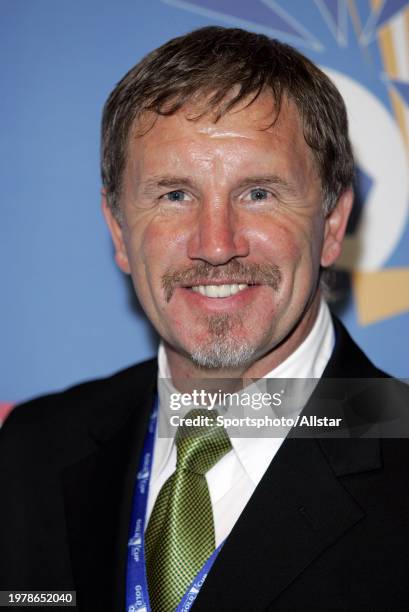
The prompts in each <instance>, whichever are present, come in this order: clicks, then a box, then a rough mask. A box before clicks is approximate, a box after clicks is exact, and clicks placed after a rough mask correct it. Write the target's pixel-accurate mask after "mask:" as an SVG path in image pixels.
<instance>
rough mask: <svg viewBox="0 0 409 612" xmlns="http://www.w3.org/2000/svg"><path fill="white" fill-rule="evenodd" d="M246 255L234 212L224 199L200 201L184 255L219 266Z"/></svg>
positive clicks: (245, 247)
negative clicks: (212, 201) (186, 251)
mask: <svg viewBox="0 0 409 612" xmlns="http://www.w3.org/2000/svg"><path fill="white" fill-rule="evenodd" d="M248 254H249V244H248V241H247V239H246V236H245V234H244V231H242V229H240V227H239V223H238V219H237V213H236V212H235V211H234V210H232V209H231V207H230V206H229V205H228V204H227V203H225V202H223V203H220V202H219V203H217V204H214V203H207V204H206V203H203V205H202V207H201V209H200V211H199V212H198V216H197V219H196V224H195V227H194V229H193V231H192V234H191V236H190V240H189V243H188V257H189V258H190V259H200V260H202V261H206V262H208V263H210V264H212V265H213V266H220V265H223V264H226V263H227V262H228V261H230V260H231V259H233V258H234V257H246V256H247V255H248Z"/></svg>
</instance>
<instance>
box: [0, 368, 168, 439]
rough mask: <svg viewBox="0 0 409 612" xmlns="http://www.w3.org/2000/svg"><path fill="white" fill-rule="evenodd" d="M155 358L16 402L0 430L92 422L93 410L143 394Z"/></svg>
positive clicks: (151, 376) (152, 376)
mask: <svg viewBox="0 0 409 612" xmlns="http://www.w3.org/2000/svg"><path fill="white" fill-rule="evenodd" d="M156 370H157V361H156V359H150V360H147V361H144V362H142V363H139V364H136V365H133V366H130V367H128V368H126V369H123V370H120V371H119V372H116V373H114V374H112V375H111V376H108V377H104V378H98V379H93V380H88V381H85V382H82V383H80V384H77V385H74V386H72V387H69V388H67V389H64V390H62V391H59V392H56V393H51V394H47V395H42V396H39V397H36V398H33V399H31V400H29V401H26V402H24V403H22V404H19V405H17V406H16V407H15V408H14V409H13V410H12V412H11V413H10V415H9V417H8V418H7V420H6V422H5V424H4V426H3V428H2V429H1V430H0V432H1V435H4V434H5V433H7V432H8V431H9V430H11V429H14V428H16V427H18V429H19V430H21V428H30V427H36V426H44V425H45V424H46V423H51V422H54V423H55V424H56V425H58V424H59V423H62V422H66V421H72V422H74V421H76V420H81V421H85V422H86V421H89V422H92V420H93V417H94V416H95V413H96V412H100V411H101V410H103V408H104V407H105V406H108V405H112V404H118V403H120V402H121V401H124V398H127V397H128V396H130V395H134V396H137V395H138V394H139V393H143V391H144V390H145V389H146V387H147V386H148V385H151V384H153V383H154V381H155V378H156Z"/></svg>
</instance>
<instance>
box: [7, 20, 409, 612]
mask: <svg viewBox="0 0 409 612" xmlns="http://www.w3.org/2000/svg"><path fill="white" fill-rule="evenodd" d="M102 176H103V185H104V188H103V212H104V215H105V218H106V221H107V224H108V227H109V229H110V232H111V234H112V238H113V241H114V245H115V258H116V262H117V264H118V266H119V267H120V268H121V270H123V271H124V272H125V273H127V274H131V275H132V280H133V283H134V286H135V291H136V294H137V296H138V298H139V300H140V303H141V305H142V307H143V308H144V310H145V312H146V315H147V317H148V319H149V320H150V321H151V323H152V324H153V325H154V327H155V328H156V330H157V331H158V333H159V335H160V337H161V345H160V349H159V358H158V361H159V380H158V372H157V362H156V360H152V361H149V362H146V363H143V364H140V365H138V366H134V367H132V368H129V369H127V370H125V371H123V372H120V373H118V374H116V375H114V376H113V377H111V378H108V379H104V380H99V381H94V382H90V383H86V384H83V385H80V386H78V387H75V388H73V389H70V390H68V391H65V392H63V393H60V394H56V395H51V396H48V397H43V398H39V399H37V400H34V401H32V402H30V403H28V404H26V405H25V406H21V407H19V408H17V409H16V411H15V412H14V413H13V414H12V416H11V417H10V419H9V421H8V422H7V424H6V426H5V428H4V431H3V432H2V439H1V445H0V452H1V455H2V461H3V463H2V465H3V466H4V467H2V470H3V476H2V482H1V484H2V492H3V495H5V501H4V503H3V502H2V538H1V550H2V555H1V556H2V559H1V576H2V579H1V582H2V588H3V589H6V588H7V589H35V590H44V589H74V590H76V591H77V597H78V606H79V609H80V610H86V611H93V610H115V611H119V610H123V609H124V606H125V605H127V607H128V609H129V610H137V609H147V605H148V603H147V601H148V590H149V599H150V601H151V607H152V609H153V610H155V611H156V610H158V611H160V612H166V611H170V610H174V609H186V610H187V609H189V608H190V606H191V605H192V602H194V603H193V606H194V609H195V610H197V611H201V610H203V611H205V610H206V611H208V610H212V609H214V610H217V611H219V610H220V611H223V612H225V611H229V610H231V611H233V610H235V611H236V610H252V611H253V612H256V611H261V610H275V611H276V610H277V611H284V610H285V611H294V610H329V609H330V610H353V609H365V610H386V609H388V610H389V609H391V610H392V609H396V610H400V609H405V608H406V607H407V605H408V604H409V590H408V584H407V564H408V550H409V548H408V539H407V535H408V529H407V520H408V517H409V503H408V498H407V494H406V493H403V491H404V490H405V488H407V482H408V468H407V465H408V459H409V452H408V446H407V444H406V443H405V441H404V440H403V441H398V440H390V441H388V440H381V439H379V436H378V437H371V436H368V435H367V433H368V427H369V425H371V424H373V423H372V422H371V421H370V418H369V417H368V414H370V415H373V414H376V415H379V414H380V413H381V412H382V410H383V408H384V406H383V400H382V399H380V397H381V394H380V393H378V392H375V393H374V392H373V390H374V386H373V385H371V384H368V385H364V386H363V388H362V389H361V387H360V388H359V390H358V391H359V392H357V391H356V389H355V390H354V394H352V393H351V392H350V387H349V386H348V385H349V384H350V383H348V382H347V380H346V381H345V382H341V384H340V390H338V391H337V393H338V396H337V398H336V399H337V401H338V400H339V402H338V403H336V410H335V411H336V412H337V411H338V412H337V414H341V415H342V417H343V418H344V419H345V421H346V423H345V424H344V427H343V429H342V434H340V435H341V439H338V437H337V435H335V436H334V435H330V436H329V437H323V438H322V439H317V438H316V437H311V436H309V437H307V439H304V438H301V439H300V438H299V437H298V436H297V435H295V434H294V432H292V433H291V434H290V435H289V436H288V437H286V433H287V432H286V433H284V434H282V435H281V436H279V437H267V438H261V437H260V438H259V439H257V438H255V437H254V435H253V436H252V437H248V438H247V437H243V438H241V437H237V438H236V437H234V436H230V437H229V436H228V435H227V433H228V432H226V431H225V430H224V429H223V428H219V430H220V431H219V432H218V436H215V437H213V434H214V433H215V431H216V429H217V428H215V427H214V426H213V427H209V428H200V427H199V428H198V430H199V432H198V433H197V432H196V433H197V435H196V437H194V436H193V438H194V439H195V440H196V442H194V444H193V445H191V443H190V441H189V440H190V438H189V436H186V430H185V429H184V428H183V427H180V428H179V429H178V433H177V434H176V436H175V437H174V439H172V438H169V436H167V435H166V433H167V430H166V429H165V433H164V434H162V435H161V434H160V427H161V426H162V427H165V428H166V426H167V425H168V424H169V423H168V413H167V408H169V401H170V397H173V396H174V394H175V392H180V393H188V394H190V395H191V396H192V394H193V392H194V391H195V390H197V387H198V384H199V386H201V388H202V390H205V392H206V393H208V392H210V391H211V390H214V389H217V385H218V383H219V381H220V380H223V381H224V382H223V385H224V388H227V390H228V391H238V392H239V393H242V392H243V388H242V387H243V385H245V383H243V384H241V383H242V381H246V380H247V379H251V380H253V381H254V380H256V381H259V382H260V381H261V382H263V380H267V381H272V383H273V382H274V380H276V379H300V378H301V379H320V378H322V382H321V383H320V384H319V385H318V387H317V389H316V390H315V391H314V393H313V394H312V397H311V399H310V401H308V402H307V399H308V397H309V394H310V393H308V394H307V395H305V394H304V395H303V396H302V397H303V398H304V400H303V404H302V405H300V406H298V407H297V408H296V414H300V411H301V410H302V411H303V412H302V414H303V415H307V414H311V413H314V414H315V412H314V411H315V407H314V408H312V406H315V404H314V402H316V403H317V402H318V399H319V398H320V397H322V396H324V397H325V390H324V392H323V391H322V390H323V389H325V384H324V382H325V380H327V379H342V380H344V379H353V378H358V377H359V378H360V379H376V378H382V377H385V376H386V375H384V374H383V373H382V372H380V371H379V370H377V369H376V368H375V367H374V366H373V365H372V364H371V363H370V362H369V361H368V360H367V358H366V357H365V356H364V355H363V354H362V352H361V351H360V350H359V349H358V347H357V346H356V345H355V344H354V343H353V341H352V340H351V339H350V337H349V336H348V334H347V332H346V331H345V329H344V328H343V327H342V325H341V324H340V323H339V322H338V321H337V320H336V319H331V317H330V315H329V311H328V308H327V306H326V304H325V302H324V301H323V300H322V297H321V292H320V276H321V272H322V270H323V269H325V268H328V267H329V266H331V265H332V264H333V263H334V262H335V261H336V259H337V257H338V255H339V254H340V251H341V247H342V241H343V237H344V234H345V229H346V225H347V221H348V216H349V213H350V210H351V206H352V201H353V194H352V189H351V183H352V178H353V158H352V153H351V146H350V143H349V140H348V130H347V118H346V112H345V107H344V104H343V101H342V99H341V97H340V95H339V93H338V91H337V90H336V88H335V87H334V85H333V84H332V83H331V81H330V80H329V79H328V78H327V77H326V76H325V75H324V74H323V73H322V72H321V71H320V70H319V69H318V68H317V67H316V66H314V65H313V64H312V63H311V62H310V61H308V60H307V59H306V58H305V57H303V56H302V55H300V54H299V53H298V52H296V51H295V50H294V49H292V48H290V47H288V46H286V45H283V44H281V43H279V42H277V41H273V40H270V39H268V38H266V37H265V36H261V35H256V34H252V33H249V32H245V31H242V30H237V29H224V28H218V27H210V28H203V29H201V30H197V31H195V32H192V33H191V34H188V35H186V36H183V37H180V38H178V39H175V40H172V41H170V42H168V43H167V44H166V45H164V46H163V47H161V48H159V49H157V50H155V51H153V52H152V53H151V54H149V55H148V56H147V57H146V58H144V59H143V60H142V61H141V62H140V63H139V64H138V65H137V66H135V67H134V68H133V69H132V70H131V71H130V72H129V73H128V74H127V75H126V76H125V77H124V78H123V79H122V81H121V82H120V83H119V84H118V85H117V87H116V88H115V90H114V91H113V92H112V94H111V96H110V98H109V99H108V101H107V103H106V106H105V109H104V118H103V126H102ZM157 380H158V384H157ZM198 381H199V383H198ZM226 381H227V383H226ZM226 384H227V387H226ZM368 389H369V391H368ZM377 389H378V387H376V390H377ZM402 393H403V392H402ZM320 394H321V395H320ZM368 397H369V398H370V401H368ZM333 399H334V395H333V393H332V391H331V392H330V395H329V396H326V401H325V402H324V404H325V408H324V412H326V413H327V414H330V412H331V410H330V406H332V405H333V404H332V403H331V402H330V400H331V401H332V400H333ZM157 404H158V405H159V413H158V415H157V414H156V410H155V406H156V405H157ZM320 405H321V406H322V402H321V404H320ZM340 406H341V408H340ZM205 407H206V406H205ZM190 408H191V405H188V406H187V409H186V410H185V412H186V411H187V410H190ZM293 408H294V407H293ZM275 414H277V413H275ZM197 415H199V416H203V412H202V413H200V412H198V413H193V414H191V418H192V419H193V418H194V417H195V416H197ZM185 416H186V415H185ZM186 418H189V415H188V416H187V417H186ZM156 420H157V421H158V423H159V426H158V427H157V428H156V429H155V428H154V427H153V425H155V423H156ZM340 420H342V419H340ZM380 420H382V419H380ZM213 425H214V423H213ZM357 431H358V432H359V436H362V435H363V436H364V437H365V436H366V439H362V437H359V436H358V437H357V435H356V432H357ZM162 432H163V430H162ZM332 433H333V432H332ZM195 446H196V448H194V447H195ZM197 447H200V448H199V450H198V448H197ZM152 453H153V464H152V461H151V458H152ZM186 456H187V459H186ZM148 478H149V488H148V489H147V488H146V481H147V479H148ZM135 480H136V482H137V485H136V486H134V484H135ZM140 481H142V482H143V483H144V485H143V486H140ZM138 521H139V522H138ZM141 525H144V529H141ZM142 531H144V535H143V534H142V537H141V533H142ZM142 540H144V547H142ZM145 572H146V574H145ZM192 585H193V588H191V587H192ZM180 601H182V605H181V607H180V608H178V605H179V603H178V602H180Z"/></svg>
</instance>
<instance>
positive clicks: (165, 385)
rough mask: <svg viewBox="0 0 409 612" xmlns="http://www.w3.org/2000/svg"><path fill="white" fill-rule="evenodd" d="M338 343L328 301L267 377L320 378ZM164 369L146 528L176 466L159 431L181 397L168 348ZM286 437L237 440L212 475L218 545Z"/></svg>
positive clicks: (170, 442) (170, 445)
mask: <svg viewBox="0 0 409 612" xmlns="http://www.w3.org/2000/svg"><path fill="white" fill-rule="evenodd" d="M334 344H335V334H334V329H333V325H332V321H331V316H330V313H329V309H328V306H327V304H326V303H325V302H324V300H321V304H320V308H319V312H318V316H317V319H316V321H315V323H314V325H313V327H312V329H311V331H310V333H309V334H308V336H307V337H306V338H305V340H304V341H303V342H302V344H300V346H299V347H298V348H297V349H296V350H295V351H294V353H292V354H291V355H290V356H289V357H287V359H286V360H285V361H283V362H282V363H280V365H279V366H277V367H276V368H274V370H272V371H271V372H269V373H268V374H266V376H265V378H286V379H288V378H301V379H319V378H320V377H321V376H322V373H323V371H324V369H325V366H326V365H327V363H328V360H329V358H330V356H331V353H332V350H333V348H334ZM158 366H159V370H158V394H159V414H158V427H157V431H156V436H155V446H154V457H153V465H152V473H151V479H150V485H149V494H148V503H147V510H146V512H147V515H146V521H145V526H146V525H147V524H148V521H149V517H150V514H151V512H152V509H153V506H154V503H155V500H156V497H157V496H158V493H159V491H160V489H161V488H162V486H163V484H164V483H165V482H166V480H167V479H168V478H169V476H171V474H172V473H173V472H174V471H175V468H176V446H175V443H174V439H173V438H172V437H161V436H158V430H161V432H163V431H166V429H163V428H164V427H166V420H167V415H166V414H165V411H164V410H161V405H162V406H164V405H165V402H168V401H169V395H170V393H177V391H176V389H175V388H174V387H173V386H172V383H171V377H170V370H169V366H168V362H167V357H166V352H165V348H164V346H163V344H161V345H160V346H159V352H158ZM312 390H313V387H312V388H310V389H309V392H308V397H306V396H305V395H304V396H303V402H302V403H303V405H301V406H299V407H298V408H297V413H298V412H300V411H301V409H302V408H303V406H304V405H305V402H306V401H307V400H308V398H309V395H310V394H311V392H312ZM188 409H190V408H188ZM188 409H187V410H188ZM187 410H186V411H187ZM293 414H294V413H293ZM292 416H293V415H292ZM284 439H285V435H283V436H282V437H274V438H271V437H268V438H263V437H258V438H248V437H237V438H236V437H231V443H232V450H231V451H229V452H228V453H227V454H226V455H225V456H224V457H223V458H222V459H221V460H220V461H219V462H218V463H217V464H216V465H214V466H213V467H212V468H211V469H210V470H209V471H208V472H207V474H206V479H207V483H208V486H209V492H210V498H211V502H212V508H213V518H214V527H215V538H216V546H218V545H219V544H220V543H221V542H222V541H223V540H224V539H225V538H226V537H227V536H228V535H229V533H230V531H231V530H232V528H233V526H234V524H235V522H236V521H237V519H238V517H239V516H240V514H241V512H242V511H243V509H244V507H245V506H246V504H247V502H248V501H249V499H250V497H251V496H252V494H253V492H254V490H255V488H256V487H257V485H258V483H259V482H260V480H261V478H262V476H263V475H264V473H265V471H266V470H267V468H268V466H269V464H270V463H271V461H272V460H273V458H274V456H275V454H276V452H277V451H278V449H279V448H280V446H281V444H282V443H283V441H284Z"/></svg>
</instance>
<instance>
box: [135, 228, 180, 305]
mask: <svg viewBox="0 0 409 612" xmlns="http://www.w3.org/2000/svg"><path fill="white" fill-rule="evenodd" d="M136 241H137V243H138V244H139V245H140V246H139V248H138V249H134V255H133V262H132V268H133V271H135V273H136V277H137V282H138V285H140V284H142V285H143V286H146V285H147V286H149V288H150V291H151V293H155V294H156V293H157V292H158V288H160V287H161V281H162V276H163V274H164V273H165V272H166V271H167V270H168V269H169V267H172V268H180V267H181V265H183V264H182V262H183V261H184V260H183V254H184V253H185V248H184V244H185V243H186V237H185V234H184V232H183V231H181V230H180V228H177V227H174V224H172V223H169V222H167V223H166V222H163V221H160V222H159V221H158V220H153V221H152V222H151V223H149V224H148V225H146V227H145V228H144V229H143V231H141V232H140V233H139V236H138V237H137V238H135V243H136ZM185 266H186V262H185Z"/></svg>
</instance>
